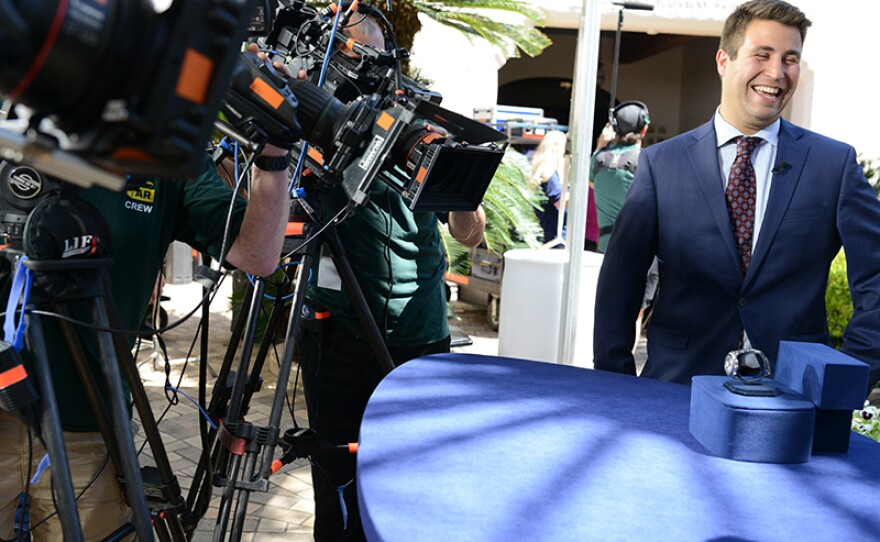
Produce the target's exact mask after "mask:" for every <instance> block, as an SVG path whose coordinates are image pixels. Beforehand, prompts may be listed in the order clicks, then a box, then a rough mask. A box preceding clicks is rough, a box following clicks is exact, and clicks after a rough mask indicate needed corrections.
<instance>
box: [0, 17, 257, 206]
mask: <svg viewBox="0 0 880 542" xmlns="http://www.w3.org/2000/svg"><path fill="white" fill-rule="evenodd" d="M170 3H171V5H170V6H169V7H168V8H167V9H166V10H165V11H164V12H161V13H159V12H157V11H156V9H155V8H154V2H153V1H151V0H100V1H99V0H0V57H2V58H3V62H2V64H0V100H2V99H6V100H8V101H10V102H12V103H15V104H16V107H15V108H14V109H13V112H14V116H15V117H16V118H14V119H6V120H4V121H2V122H0V153H2V154H0V158H3V159H6V160H11V161H14V162H19V163H24V164H30V165H33V166H34V167H35V168H36V169H38V170H39V171H41V172H43V173H45V174H48V175H54V176H57V177H60V178H62V179H64V180H67V181H71V182H74V183H76V184H81V185H90V184H92V183H98V184H101V185H104V186H107V187H109V188H113V189H117V190H118V189H121V188H122V186H124V180H123V179H122V177H121V174H135V175H144V176H155V177H168V178H180V177H183V176H186V175H188V174H191V173H195V172H196V171H197V170H198V168H199V166H200V165H201V164H202V155H203V150H204V147H205V144H206V142H207V141H208V139H209V137H210V134H211V132H212V130H213V125H214V119H215V117H216V115H217V111H218V110H219V109H220V101H221V99H222V98H223V95H224V94H225V93H226V89H227V86H226V84H227V82H228V80H229V76H230V74H231V72H232V69H233V66H234V65H235V64H236V63H238V62H239V51H240V48H241V43H242V40H243V39H244V37H245V34H246V29H247V25H248V22H249V21H250V19H251V16H252V13H253V11H254V9H253V8H254V4H255V0H236V1H232V0H225V1H221V0H176V1H173V2H170Z"/></svg>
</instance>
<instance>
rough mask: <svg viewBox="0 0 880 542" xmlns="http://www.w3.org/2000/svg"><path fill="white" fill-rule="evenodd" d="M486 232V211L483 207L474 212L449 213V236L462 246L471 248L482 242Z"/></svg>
mask: <svg viewBox="0 0 880 542" xmlns="http://www.w3.org/2000/svg"><path fill="white" fill-rule="evenodd" d="M485 231H486V211H484V210H483V206H482V205H480V206H479V207H477V210H476V211H451V212H450V213H449V234H450V235H452V237H453V238H455V240H456V241H458V242H459V243H461V244H462V245H464V246H466V247H468V248H473V247H475V246H477V245H479V244H480V242H481V241H482V240H483V233H484V232H485Z"/></svg>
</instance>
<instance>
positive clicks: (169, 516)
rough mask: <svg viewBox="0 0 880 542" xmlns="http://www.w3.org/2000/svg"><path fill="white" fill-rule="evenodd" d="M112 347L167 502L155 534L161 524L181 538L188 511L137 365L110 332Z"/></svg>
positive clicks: (112, 315)
mask: <svg viewBox="0 0 880 542" xmlns="http://www.w3.org/2000/svg"><path fill="white" fill-rule="evenodd" d="M108 291H109V290H108ZM103 302H104V305H103V306H104V308H105V310H106V311H107V314H108V318H109V320H110V322H111V323H112V325H113V327H114V328H118V327H120V326H121V325H122V319H121V318H120V316H119V314H118V312H117V309H116V306H115V305H114V304H113V303H112V301H110V297H104V298H103ZM113 347H114V351H115V354H116V359H117V360H118V362H119V367H120V368H121V370H122V374H123V375H124V377H125V380H126V382H128V387H129V389H130V390H131V398H132V401H133V403H134V407H135V409H136V410H137V412H138V416H139V417H140V420H141V426H142V427H143V430H144V436H145V437H146V440H147V442H148V443H149V445H150V450H151V451H152V452H153V462H154V463H155V464H156V470H157V471H158V473H159V482H160V484H161V488H162V493H163V496H164V498H165V500H166V501H167V506H168V510H165V511H164V512H166V513H164V514H157V516H158V519H156V532H157V534H159V533H161V531H160V527H161V529H162V530H165V529H167V530H168V531H170V533H171V539H173V540H181V539H183V538H184V537H185V535H184V529H183V526H182V525H181V516H182V517H183V520H184V521H188V520H189V519H190V514H189V512H188V509H187V508H186V506H185V505H186V503H185V502H184V500H183V495H182V494H181V491H180V485H179V484H178V482H177V477H176V476H175V474H174V471H173V470H172V469H171V464H170V462H169V461H168V453H167V452H166V450H165V444H164V442H163V441H162V435H161V434H160V433H159V425H158V424H157V423H156V418H155V417H154V416H153V410H152V409H151V408H150V400H149V398H147V392H146V390H145V389H144V384H143V382H141V379H140V374H139V373H138V370H137V365H136V364H135V362H134V358H132V355H131V351H130V350H129V349H128V347H127V345H126V343H125V340H124V338H123V337H122V336H121V335H118V334H114V335H113ZM160 538H161V534H160Z"/></svg>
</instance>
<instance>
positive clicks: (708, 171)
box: [687, 121, 739, 269]
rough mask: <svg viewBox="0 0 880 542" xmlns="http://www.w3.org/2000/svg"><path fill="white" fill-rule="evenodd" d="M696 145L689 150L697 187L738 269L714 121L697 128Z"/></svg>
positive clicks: (694, 143) (737, 258)
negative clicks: (701, 192)
mask: <svg viewBox="0 0 880 542" xmlns="http://www.w3.org/2000/svg"><path fill="white" fill-rule="evenodd" d="M694 138H695V140H694V142H693V143H692V144H691V145H690V146H689V147H688V149H687V153H688V157H689V159H690V162H691V167H692V168H693V170H694V175H695V177H696V181H697V185H698V186H699V187H700V189H701V190H702V191H703V196H705V198H706V202H707V203H708V204H709V212H710V213H711V214H712V218H714V219H715V222H716V224H717V226H718V230H719V232H720V233H721V238H722V239H723V240H724V244H725V246H727V249H728V251H729V252H730V257H731V261H732V263H733V265H735V266H736V268H737V269H739V254H738V253H737V249H736V242H735V241H734V238H733V226H732V225H731V223H730V213H728V211H727V199H726V196H725V195H724V182H723V181H724V180H723V179H722V178H721V165H720V164H719V163H718V147H717V142H716V139H717V138H716V136H715V128H714V125H713V124H712V121H709V122H708V123H707V124H704V125H703V126H701V127H700V128H698V129H697V132H696V133H695V134H694Z"/></svg>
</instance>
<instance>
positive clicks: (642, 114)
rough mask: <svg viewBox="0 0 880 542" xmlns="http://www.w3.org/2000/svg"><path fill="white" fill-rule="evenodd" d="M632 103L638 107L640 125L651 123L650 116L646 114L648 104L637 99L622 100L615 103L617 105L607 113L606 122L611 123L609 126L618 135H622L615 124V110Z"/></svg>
mask: <svg viewBox="0 0 880 542" xmlns="http://www.w3.org/2000/svg"><path fill="white" fill-rule="evenodd" d="M631 105H634V106H636V107H638V108H639V124H640V125H641V126H642V127H645V126H648V125H649V124H651V117H650V116H649V115H648V106H647V105H645V104H644V103H643V102H640V101H638V100H629V101H626V102H622V103H620V104H618V105H617V107H615V108H613V109H612V110H611V111H610V112H609V113H608V122H609V123H610V124H611V127H612V128H614V131H615V132H616V133H617V134H618V135H624V134H621V133H620V128H619V127H618V126H617V112H618V111H620V110H621V109H623V108H624V107H627V106H631Z"/></svg>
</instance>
